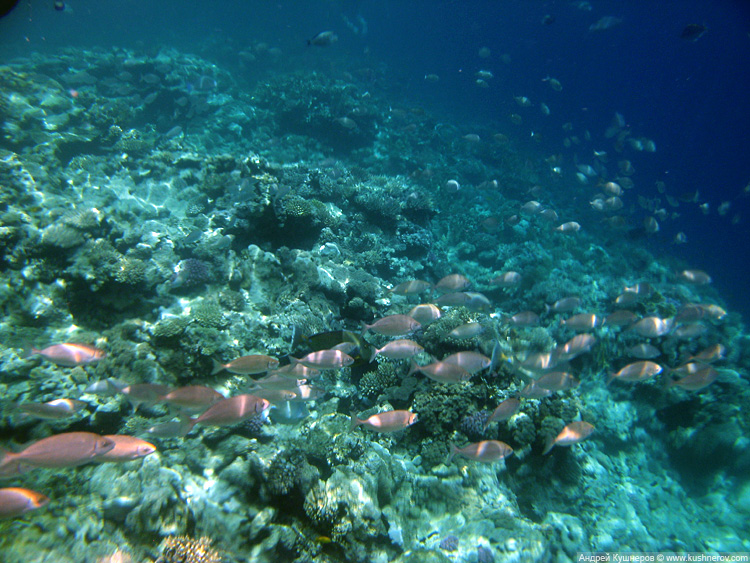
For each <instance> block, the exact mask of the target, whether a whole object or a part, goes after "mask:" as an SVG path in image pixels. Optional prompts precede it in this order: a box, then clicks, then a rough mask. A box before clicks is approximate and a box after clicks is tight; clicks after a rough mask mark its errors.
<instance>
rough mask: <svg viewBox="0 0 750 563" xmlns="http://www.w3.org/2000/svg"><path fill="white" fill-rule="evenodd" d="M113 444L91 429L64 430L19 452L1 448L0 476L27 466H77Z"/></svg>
mask: <svg viewBox="0 0 750 563" xmlns="http://www.w3.org/2000/svg"><path fill="white" fill-rule="evenodd" d="M114 447H115V442H114V441H113V440H112V439H110V438H105V437H104V436H99V435H98V434H93V433H91V432H66V433H63V434H56V435H54V436H49V437H47V438H42V439H41V440H38V441H36V442H34V443H33V444H31V445H30V446H27V447H26V448H24V449H23V450H22V451H20V452H18V453H13V452H8V451H5V450H2V449H0V475H3V476H11V475H17V474H19V473H23V472H24V471H26V470H28V469H29V468H30V467H47V468H59V467H76V466H78V465H83V464H85V463H89V462H90V461H93V460H94V458H96V457H98V456H100V455H104V454H105V453H107V452H108V451H110V450H111V449H113V448H114Z"/></svg>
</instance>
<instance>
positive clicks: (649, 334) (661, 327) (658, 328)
mask: <svg viewBox="0 0 750 563" xmlns="http://www.w3.org/2000/svg"><path fill="white" fill-rule="evenodd" d="M673 327H674V319H673V318H671V317H670V318H668V319H662V318H659V317H644V318H642V319H641V320H640V321H638V322H637V323H635V324H633V325H632V326H630V328H628V330H629V331H633V332H635V333H636V334H637V335H639V336H643V337H644V338H657V337H659V336H664V335H665V334H669V332H670V331H671V330H672V328H673Z"/></svg>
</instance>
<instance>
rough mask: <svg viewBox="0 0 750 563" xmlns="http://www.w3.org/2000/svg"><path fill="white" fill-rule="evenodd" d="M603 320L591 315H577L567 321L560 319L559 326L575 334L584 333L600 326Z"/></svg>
mask: <svg viewBox="0 0 750 563" xmlns="http://www.w3.org/2000/svg"><path fill="white" fill-rule="evenodd" d="M603 322H604V319H603V318H602V317H601V316H599V315H594V314H593V313H579V314H577V315H573V316H572V317H569V318H567V319H560V325H561V326H564V327H566V328H569V329H570V330H574V331H576V332H585V331H587V330H592V329H594V328H596V327H598V326H601V325H602V323H603Z"/></svg>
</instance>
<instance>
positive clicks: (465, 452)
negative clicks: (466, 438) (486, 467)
mask: <svg viewBox="0 0 750 563" xmlns="http://www.w3.org/2000/svg"><path fill="white" fill-rule="evenodd" d="M456 455H459V456H461V457H465V458H467V459H472V460H474V461H479V462H481V463H493V462H495V461H500V460H501V459H505V458H506V457H510V456H511V455H513V448H511V447H510V446H509V445H508V444H506V443H505V442H500V441H499V440H484V441H483V442H477V443H475V444H469V445H468V446H464V447H463V448H458V447H456V445H455V444H451V455H450V457H448V463H450V462H451V461H452V460H453V457H454V456H456Z"/></svg>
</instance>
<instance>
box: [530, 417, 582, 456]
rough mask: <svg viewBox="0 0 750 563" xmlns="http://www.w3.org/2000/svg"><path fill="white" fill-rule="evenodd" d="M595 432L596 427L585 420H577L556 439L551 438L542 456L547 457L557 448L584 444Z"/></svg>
mask: <svg viewBox="0 0 750 563" xmlns="http://www.w3.org/2000/svg"><path fill="white" fill-rule="evenodd" d="M594 430H595V428H594V425H593V424H590V423H588V422H584V421H583V420H577V421H575V422H571V423H570V424H568V425H567V426H566V427H565V428H563V429H562V432H560V433H559V434H558V435H557V436H556V437H555V438H550V439H549V441H548V442H547V445H546V446H545V447H544V451H543V452H542V455H546V454H548V453H549V452H550V450H551V449H552V448H554V447H555V446H572V445H573V444H578V443H579V442H583V441H584V440H585V439H586V438H588V437H589V436H591V433H592V432H593V431H594Z"/></svg>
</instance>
